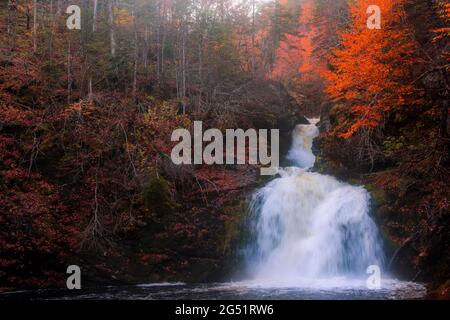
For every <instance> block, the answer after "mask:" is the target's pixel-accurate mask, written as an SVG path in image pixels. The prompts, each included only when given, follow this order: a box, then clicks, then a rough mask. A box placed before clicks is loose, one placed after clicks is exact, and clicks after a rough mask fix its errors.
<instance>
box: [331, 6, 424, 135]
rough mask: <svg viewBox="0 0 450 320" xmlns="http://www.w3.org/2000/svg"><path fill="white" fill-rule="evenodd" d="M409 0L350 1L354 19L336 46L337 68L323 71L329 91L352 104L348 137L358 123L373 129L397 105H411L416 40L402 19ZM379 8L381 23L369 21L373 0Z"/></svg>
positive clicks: (416, 60)
mask: <svg viewBox="0 0 450 320" xmlns="http://www.w3.org/2000/svg"><path fill="white" fill-rule="evenodd" d="M405 2H406V1H405V0H400V1H399V0H362V1H358V2H355V3H353V4H352V5H351V6H350V10H351V12H350V13H351V18H352V23H351V25H350V28H349V29H348V30H347V31H345V32H344V33H343V34H342V35H341V37H342V46H341V48H339V49H336V50H334V51H333V57H332V58H331V61H330V63H331V65H332V66H333V70H332V71H331V72H325V73H324V76H325V78H326V79H327V80H328V87H327V91H328V94H329V95H330V96H331V97H332V98H333V99H334V101H342V102H344V101H345V103H346V105H349V106H350V107H351V108H352V112H353V114H354V116H355V121H354V123H353V124H352V126H351V127H350V128H349V129H348V130H347V131H346V132H344V133H342V135H341V136H342V137H343V138H349V137H350V136H352V135H353V134H354V133H356V132H357V131H358V130H359V129H360V128H374V127H376V126H378V125H379V124H380V123H381V122H382V120H383V117H384V116H385V115H386V114H387V113H388V112H390V111H392V110H395V109H396V108H400V107H406V106H411V105H413V104H414V103H415V102H417V101H413V100H412V98H411V93H412V92H413V85H412V81H411V71H412V69H413V65H414V64H415V63H417V62H418V59H416V58H415V57H414V53H415V44H414V42H413V41H412V40H411V38H410V35H409V31H408V26H407V25H406V23H405V22H404V21H405V19H404V15H405V13H404V11H403V4H404V3H405ZM374 4H375V5H378V6H379V7H380V9H381V18H382V21H381V22H382V27H381V29H380V30H377V29H375V30H370V29H368V28H367V26H366V22H367V18H368V15H367V13H366V9H367V7H368V6H369V5H374Z"/></svg>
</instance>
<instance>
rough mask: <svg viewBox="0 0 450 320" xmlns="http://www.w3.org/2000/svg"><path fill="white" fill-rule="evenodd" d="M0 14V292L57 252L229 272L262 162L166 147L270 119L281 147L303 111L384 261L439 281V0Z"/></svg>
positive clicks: (79, 259) (45, 4) (147, 5)
mask: <svg viewBox="0 0 450 320" xmlns="http://www.w3.org/2000/svg"><path fill="white" fill-rule="evenodd" d="M71 5H75V6H77V7H79V8H80V9H81V10H80V12H79V13H80V17H81V24H80V28H79V29H78V28H76V27H75V28H69V23H68V21H70V19H71V17H72V15H73V14H76V12H75V11H73V12H72V11H69V12H68V11H67V8H68V7H69V6H71ZM371 5H375V6H378V7H379V8H380V10H381V14H380V17H381V26H380V28H375V29H373V28H368V25H367V20H368V18H369V16H370V14H368V11H367V8H368V7H369V6H371ZM0 29H1V33H0V248H1V250H0V292H1V291H9V290H13V289H20V288H55V287H65V281H66V268H67V266H68V265H79V266H82V270H83V285H97V284H124V283H126V284H129V283H140V282H152V281H153V282H162V281H187V282H189V281H192V282H203V281H219V280H223V279H225V278H227V277H228V276H229V275H230V274H231V273H232V272H233V270H235V269H236V268H239V265H240V262H239V261H240V259H239V253H240V250H239V247H240V244H241V243H242V242H243V241H245V239H246V236H247V235H246V234H245V231H243V230H245V227H243V226H245V223H246V220H247V215H248V209H247V206H248V205H247V199H248V196H249V194H250V193H251V192H252V191H254V190H255V189H256V188H258V187H260V186H261V185H262V184H264V183H266V182H267V180H268V179H271V178H270V177H269V178H268V177H262V176H260V174H259V172H260V170H259V169H260V168H259V166H255V165H249V164H245V165H239V164H233V165H231V164H227V165H206V164H201V165H198V164H192V165H182V166H178V165H175V164H174V163H173V162H172V161H171V159H170V154H171V150H172V148H173V146H174V145H175V144H176V143H175V142H173V141H171V139H170V137H171V134H172V132H173V130H175V129H177V128H192V127H193V123H194V121H202V122H203V126H204V129H207V128H218V129H220V130H225V129H228V128H242V129H249V128H254V129H279V130H280V152H281V154H282V155H286V153H287V152H288V149H289V146H290V144H291V132H292V131H293V129H294V128H295V126H296V125H297V124H302V123H303V124H306V123H308V120H307V119H306V117H308V118H310V117H319V116H320V122H319V124H318V126H319V128H320V136H319V137H318V138H317V139H316V141H314V145H313V150H314V152H315V154H316V155H317V159H316V163H315V166H314V168H315V170H317V171H319V172H320V173H323V174H329V175H333V176H336V177H338V178H339V179H340V180H343V181H347V182H348V183H351V184H359V185H364V186H365V188H366V189H367V190H369V191H370V193H371V195H372V198H373V201H372V202H373V211H374V220H375V221H376V223H377V225H378V226H379V229H380V233H381V234H382V237H383V239H384V241H385V242H386V243H387V247H389V252H390V254H389V255H388V261H387V265H388V267H389V269H390V270H392V272H393V273H395V274H396V275H397V276H398V277H400V278H403V279H406V280H409V281H419V282H423V283H426V285H427V288H428V292H429V293H428V294H429V296H430V297H434V298H446V299H448V298H449V297H450V254H449V252H450V250H449V249H450V226H449V223H450V210H449V208H450V204H449V201H450V199H449V194H450V181H449V169H450V166H449V165H450V137H449V130H450V128H449V127H450V125H449V89H450V79H449V70H450V43H449V37H450V3H449V2H448V1H446V0H264V1H262V0H7V1H6V0H5V1H1V3H0Z"/></svg>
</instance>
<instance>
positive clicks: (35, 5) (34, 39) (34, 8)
mask: <svg viewBox="0 0 450 320" xmlns="http://www.w3.org/2000/svg"><path fill="white" fill-rule="evenodd" d="M33 50H34V52H36V51H37V0H33Z"/></svg>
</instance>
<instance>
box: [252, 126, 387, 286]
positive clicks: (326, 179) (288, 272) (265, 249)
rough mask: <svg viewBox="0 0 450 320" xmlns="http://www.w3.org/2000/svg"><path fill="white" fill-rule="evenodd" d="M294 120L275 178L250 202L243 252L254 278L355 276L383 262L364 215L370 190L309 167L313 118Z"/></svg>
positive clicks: (314, 133) (314, 129)
mask: <svg viewBox="0 0 450 320" xmlns="http://www.w3.org/2000/svg"><path fill="white" fill-rule="evenodd" d="M311 123H312V124H309V125H298V126H297V127H296V129H295V130H294V132H293V143H292V147H291V150H290V151H289V153H288V156H287V158H288V160H290V162H291V163H292V164H293V165H294V167H290V168H284V169H279V175H280V177H278V178H276V179H274V180H272V181H271V182H269V183H268V184H267V185H266V186H264V187H263V188H261V189H260V190H258V191H257V192H256V193H255V194H254V195H253V199H252V202H251V210H252V217H253V218H252V219H253V220H252V224H251V225H252V231H253V232H254V241H253V243H252V244H251V248H250V250H249V251H250V252H251V253H249V255H248V259H247V260H248V266H249V270H250V273H251V276H252V278H253V279H254V280H257V281H276V282H286V283H294V282H295V281H299V280H301V279H309V280H311V279H327V278H336V277H346V278H358V277H364V276H367V275H366V269H367V267H369V266H370V265H378V266H379V267H380V268H381V267H382V266H383V263H384V255H383V250H382V243H381V239H380V237H379V234H378V230H377V226H376V225H375V223H374V222H373V220H372V219H371V217H370V216H369V210H370V195H369V193H368V192H367V191H366V190H365V189H364V188H363V187H359V186H352V185H349V184H347V183H343V182H340V181H338V180H337V179H335V178H334V177H332V176H328V175H323V174H319V173H314V172H311V171H310V169H311V168H312V167H313V165H314V162H315V156H314V155H313V153H312V151H311V147H312V141H313V139H314V138H315V137H317V136H318V134H319V130H318V128H317V127H316V125H315V122H314V121H311Z"/></svg>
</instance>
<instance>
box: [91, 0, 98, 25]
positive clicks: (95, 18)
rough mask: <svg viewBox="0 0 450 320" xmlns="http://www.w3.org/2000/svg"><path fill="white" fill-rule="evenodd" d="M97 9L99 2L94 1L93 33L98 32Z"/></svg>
mask: <svg viewBox="0 0 450 320" xmlns="http://www.w3.org/2000/svg"><path fill="white" fill-rule="evenodd" d="M97 8H98V0H94V16H93V17H92V32H95V31H96V30H97Z"/></svg>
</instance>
